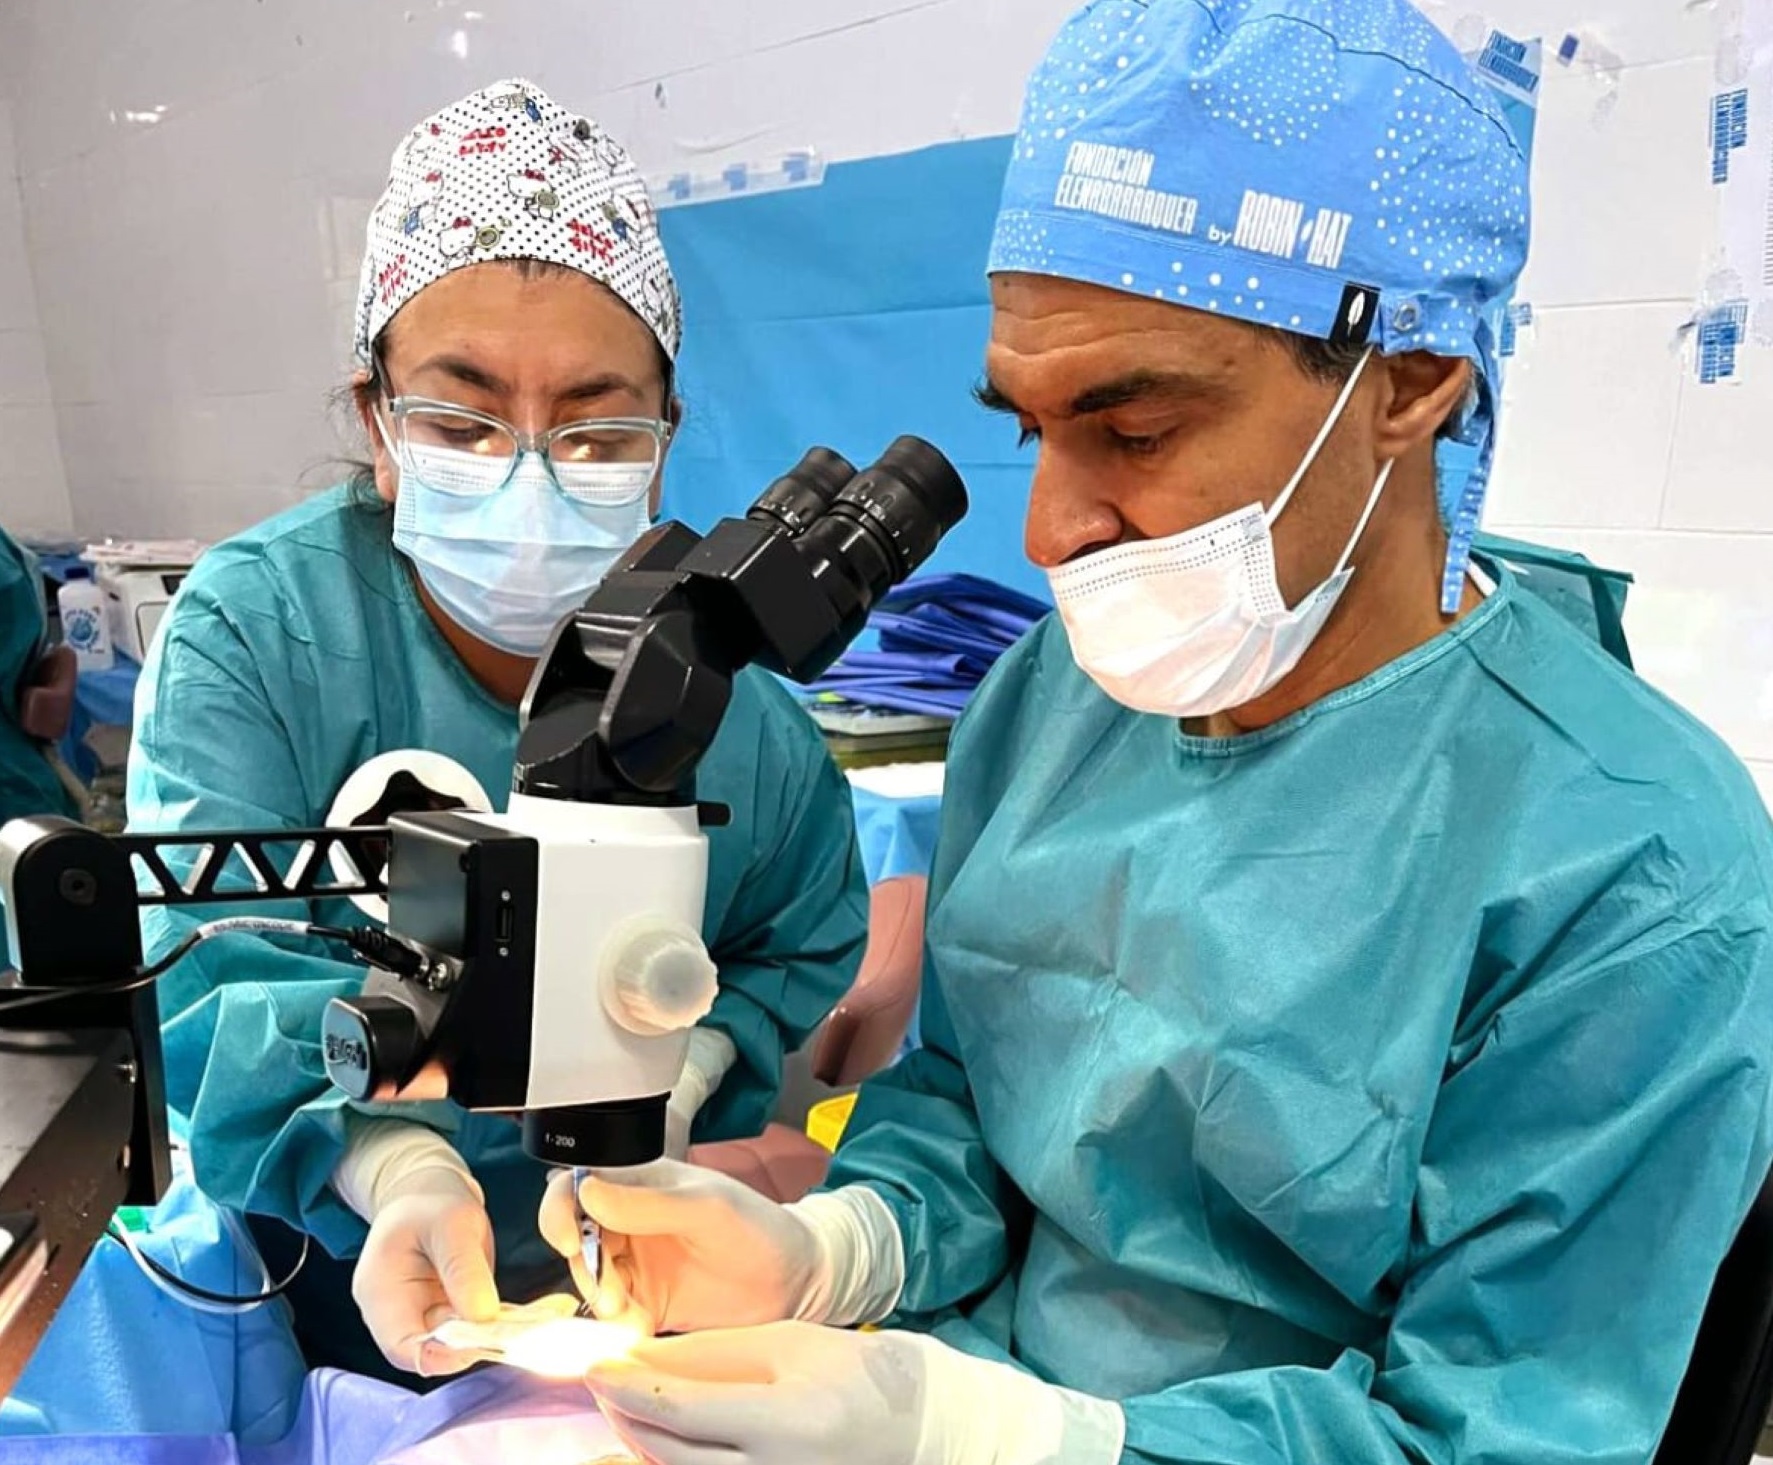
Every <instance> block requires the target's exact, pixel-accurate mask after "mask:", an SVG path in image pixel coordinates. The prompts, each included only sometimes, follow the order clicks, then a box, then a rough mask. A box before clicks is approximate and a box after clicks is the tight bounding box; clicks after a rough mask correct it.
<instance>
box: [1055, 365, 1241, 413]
mask: <svg viewBox="0 0 1773 1465" xmlns="http://www.w3.org/2000/svg"><path fill="white" fill-rule="evenodd" d="M1212 390H1213V387H1212V384H1211V383H1210V382H1208V381H1206V380H1204V379H1203V378H1201V377H1198V376H1194V375H1191V374H1190V373H1188V372H1185V371H1130V372H1128V373H1127V374H1126V375H1125V376H1119V377H1116V378H1114V380H1113V381H1106V382H1103V383H1101V384H1100V385H1099V386H1094V387H1090V388H1088V389H1086V390H1085V391H1082V392H1079V393H1078V394H1077V396H1075V397H1073V398H1072V399H1071V414H1072V416H1074V417H1088V416H1089V415H1090V414H1091V413H1094V412H1108V411H1112V410H1113V409H1114V408H1116V407H1130V406H1131V405H1132V404H1133V403H1135V402H1145V401H1149V400H1151V399H1152V398H1153V397H1200V396H1206V395H1208V394H1210V393H1211V392H1212Z"/></svg>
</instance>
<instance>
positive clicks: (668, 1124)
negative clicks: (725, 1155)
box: [665, 1028, 739, 1160]
mask: <svg viewBox="0 0 1773 1465" xmlns="http://www.w3.org/2000/svg"><path fill="white" fill-rule="evenodd" d="M738 1056H739V1054H738V1050H737V1049H736V1048H734V1047H733V1040H732V1039H731V1038H729V1037H728V1036H727V1035H726V1034H725V1033H723V1032H721V1031H720V1030H719V1029H718V1028H696V1029H695V1030H694V1031H692V1032H691V1033H690V1039H689V1051H688V1052H687V1053H685V1054H684V1058H683V1072H682V1073H681V1074H680V1075H679V1076H678V1079H677V1084H676V1086H675V1087H674V1088H673V1089H672V1090H671V1098H670V1101H669V1102H668V1103H667V1104H666V1107H665V1158H666V1159H667V1160H687V1159H688V1158H689V1147H690V1129H691V1127H692V1126H693V1125H694V1124H695V1122H696V1115H698V1114H699V1113H701V1112H702V1105H704V1104H706V1103H707V1102H708V1096H709V1095H710V1094H712V1093H714V1091H715V1090H716V1089H718V1088H719V1087H720V1084H721V1081H722V1080H723V1079H724V1078H725V1077H726V1076H727V1073H728V1072H729V1071H730V1070H731V1068H732V1066H733V1064H734V1062H735V1061H737V1059H738Z"/></svg>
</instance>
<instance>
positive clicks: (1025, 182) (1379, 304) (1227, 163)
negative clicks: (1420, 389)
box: [989, 0, 1528, 613]
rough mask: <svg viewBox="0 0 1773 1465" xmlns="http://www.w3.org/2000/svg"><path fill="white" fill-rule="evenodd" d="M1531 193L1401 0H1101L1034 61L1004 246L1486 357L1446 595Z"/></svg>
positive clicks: (1244, 305) (1444, 45)
mask: <svg viewBox="0 0 1773 1465" xmlns="http://www.w3.org/2000/svg"><path fill="white" fill-rule="evenodd" d="M1527 212H1528V200H1527V163H1526V159H1525V157H1524V156H1523V154H1522V152H1521V149H1520V147H1519V145H1518V144H1517V143H1516V140H1515V137H1514V134H1513V133H1512V132H1511V130H1510V128H1509V126H1508V124H1507V123H1506V122H1505V121H1504V120H1503V117H1502V114H1501V112H1500V111H1499V110H1498V108H1497V105H1496V103H1495V101H1494V99H1493V98H1492V96H1491V94H1490V92H1489V91H1488V89H1487V88H1486V87H1485V86H1484V85H1483V84H1482V83H1481V82H1479V81H1478V80H1477V78H1476V77H1475V76H1474V75H1473V73H1472V70H1471V68H1470V67H1469V66H1468V65H1467V64H1466V63H1465V61H1464V60H1463V59H1462V58H1461V57H1460V56H1459V54H1458V52H1457V51H1455V50H1454V48H1453V45H1452V43H1451V42H1450V41H1449V40H1447V38H1446V37H1445V36H1443V35H1442V34H1441V33H1440V32H1439V31H1438V30H1436V29H1435V28H1434V26H1432V25H1431V24H1430V23H1429V22H1428V21H1427V19H1425V18H1424V17H1423V16H1422V15H1421V14H1420V13H1419V12H1418V11H1416V10H1415V9H1414V8H1413V7H1411V6H1410V5H1408V4H1405V3H1404V0H1094V3H1091V4H1088V5H1086V6H1084V8H1083V9H1082V10H1080V11H1079V12H1078V13H1077V14H1076V15H1074V16H1073V17H1072V19H1071V20H1070V21H1069V22H1068V23H1067V24H1066V26H1065V28H1064V29H1063V30H1062V31H1061V32H1060V33H1059V36H1058V38H1057V39H1056V40H1055V41H1054V42H1053V44H1052V46H1051V47H1050V48H1049V50H1048V51H1047V54H1046V56H1045V58H1044V59H1043V60H1042V61H1041V63H1040V65H1039V67H1038V68H1037V69H1036V70H1035V72H1034V75H1033V76H1032V77H1031V78H1030V79H1029V82H1028V89H1027V93H1026V96H1025V99H1024V102H1023V115H1022V128H1021V131H1020V133H1019V134H1018V135H1017V138H1016V144H1015V149H1014V152H1013V154H1012V158H1011V162H1010V168H1009V173H1008V175H1007V176H1006V178H1005V180H1004V192H1003V204H1002V207H1001V209H1000V211H999V213H998V218H997V231H996V236H995V238H994V239H993V241H992V246H991V259H990V265H989V269H990V270H991V272H992V273H1001V272H1008V271H1015V272H1021V273H1027V274H1041V275H1057V276H1062V277H1064V278H1067V279H1074V280H1084V281H1088V282H1089V283H1091V284H1096V285H1105V286H1108V287H1109V288H1111V289H1116V290H1125V291H1128V292H1131V293H1134V294H1139V295H1148V296H1152V297H1155V298H1157V299H1160V300H1167V301H1170V302H1172V303H1174V304H1176V305H1181V306H1186V307H1190V308H1193V309H1196V310H1206V311H1215V312H1217V313H1219V314H1221V315H1228V316H1234V317H1236V318H1238V319H1240V320H1245V321H1249V322H1251V323H1253V324H1256V325H1268V326H1274V327H1276V328H1278V329H1282V330H1290V331H1296V332H1298V333H1300V334H1302V335H1307V336H1317V337H1320V338H1322V339H1325V340H1329V341H1334V342H1339V343H1346V344H1350V345H1361V344H1371V345H1373V346H1375V347H1376V348H1377V349H1378V350H1380V351H1381V352H1384V353H1386V354H1392V353H1395V352H1400V351H1429V352H1434V353H1437V354H1439V355H1443V356H1462V357H1465V358H1466V359H1468V360H1469V361H1471V363H1472V364H1473V366H1474V368H1475V372H1476V392H1475V394H1474V396H1473V399H1472V401H1471V402H1470V404H1469V405H1468V406H1467V407H1466V408H1465V409H1464V411H1463V412H1462V413H1461V415H1460V417H1459V419H1458V420H1457V421H1456V423H1455V424H1454V435H1455V437H1456V438H1457V439H1458V440H1459V441H1460V442H1463V443H1466V444H1468V445H1469V446H1470V447H1472V448H1474V449H1475V450H1476V451H1475V455H1474V460H1473V461H1474V466H1473V467H1472V468H1471V469H1470V470H1469V472H1468V473H1467V474H1466V477H1465V480H1464V482H1463V483H1462V484H1455V485H1453V487H1452V491H1451V493H1450V494H1444V496H1443V500H1442V507H1443V512H1444V513H1445V516H1446V519H1447V527H1448V531H1449V537H1450V540H1451V545H1450V549H1449V553H1448V560H1447V567H1446V577H1445V580H1444V582H1443V585H1442V603H1443V607H1444V608H1446V609H1447V610H1448V612H1449V613H1451V611H1452V610H1453V609H1455V608H1457V606H1458V603H1459V598H1460V596H1461V595H1462V593H1463V589H1464V583H1463V582H1464V577H1465V569H1466V563H1467V560H1468V558H1469V555H1470V550H1471V537H1472V535H1473V533H1475V532H1476V529H1477V524H1478V519H1479V516H1480V514H1481V511H1482V508H1483V500H1484V489H1485V486H1486V484H1487V482H1488V480H1489V473H1490V461H1491V456H1492V450H1493V442H1494V435H1495V421H1496V405H1497V400H1498V391H1499V385H1500V375H1499V353H1498V347H1499V344H1500V340H1501V327H1502V316H1503V313H1504V311H1505V309H1506V306H1507V303H1508V298H1509V296H1510V294H1511V293H1512V291H1513V288H1514V282H1515V279H1516V277H1517V276H1518V275H1519V273H1520V270H1521V266H1522V264H1523V263H1524V262H1525V260H1526V253H1527Z"/></svg>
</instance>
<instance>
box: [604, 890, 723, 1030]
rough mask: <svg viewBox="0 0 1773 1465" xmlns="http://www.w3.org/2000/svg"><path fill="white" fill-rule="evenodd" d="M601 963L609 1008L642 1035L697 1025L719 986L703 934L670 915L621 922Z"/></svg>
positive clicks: (613, 1015)
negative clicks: (703, 940) (703, 942)
mask: <svg viewBox="0 0 1773 1465" xmlns="http://www.w3.org/2000/svg"><path fill="white" fill-rule="evenodd" d="M600 966H601V968H602V986H603V1005H604V1008H605V1010H606V1011H607V1012H608V1013H609V1015H610V1017H611V1018H613V1019H614V1020H615V1022H616V1023H617V1024H618V1025H620V1026H621V1027H623V1028H626V1029H627V1030H628V1031H629V1032H631V1033H633V1034H635V1036H637V1037H642V1038H656V1037H661V1036H663V1035H664V1034H666V1033H675V1032H682V1031H683V1030H685V1029H687V1028H693V1027H694V1026H695V1025H696V1024H697V1023H698V1022H700V1021H701V1020H702V1019H703V1018H704V1017H706V1016H707V1015H708V1012H709V1009H710V1008H712V1007H713V1006H714V998H715V994H716V993H717V992H718V991H719V981H718V973H717V972H716V970H715V966H714V962H713V961H712V959H711V958H710V957H709V955H708V948H707V947H706V946H704V945H703V944H702V938H701V936H700V935H699V934H697V933H696V932H695V931H693V930H691V929H690V928H689V927H688V926H686V925H684V924H683V923H682V922H681V921H674V920H672V919H670V918H669V917H666V916H635V917H634V918H632V919H631V920H628V921H625V922H623V923H622V924H621V925H620V926H618V927H616V929H615V930H614V931H612V932H610V934H609V938H608V939H607V940H606V941H605V942H604V947H603V957H602V961H601V963H600Z"/></svg>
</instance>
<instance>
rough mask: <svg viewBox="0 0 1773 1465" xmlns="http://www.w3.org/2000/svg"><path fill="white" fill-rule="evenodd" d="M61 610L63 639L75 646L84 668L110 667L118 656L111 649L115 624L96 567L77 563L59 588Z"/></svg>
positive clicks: (105, 668) (81, 667) (76, 657)
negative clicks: (95, 579)
mask: <svg viewBox="0 0 1773 1465" xmlns="http://www.w3.org/2000/svg"><path fill="white" fill-rule="evenodd" d="M55 603H56V605H57V607H58V608H59V609H60V611H61V617H62V640H63V641H64V642H66V643H67V644H68V645H69V646H70V647H71V648H73V652H74V656H75V659H76V660H78V661H79V663H80V670H81V671H109V670H110V668H111V665H112V663H113V662H114V661H115V660H116V652H114V651H113V650H112V649H111V627H110V624H109V622H108V619H107V616H108V608H107V607H106V605H105V592H104V591H102V590H100V589H99V588H98V585H97V583H96V582H95V581H94V580H93V578H92V571H91V570H89V569H87V568H86V567H85V566H84V565H76V566H75V567H74V568H73V569H71V570H69V571H68V578H67V581H66V582H65V583H64V584H63V585H62V588H61V589H60V590H58V591H57V592H56V596H55Z"/></svg>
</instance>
